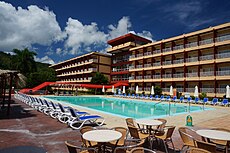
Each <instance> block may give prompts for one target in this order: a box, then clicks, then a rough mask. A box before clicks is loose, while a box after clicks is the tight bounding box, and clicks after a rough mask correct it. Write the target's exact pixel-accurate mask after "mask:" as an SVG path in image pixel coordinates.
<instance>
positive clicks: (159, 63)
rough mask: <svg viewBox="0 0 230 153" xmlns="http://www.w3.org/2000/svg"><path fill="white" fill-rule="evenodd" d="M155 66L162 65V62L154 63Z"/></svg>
mask: <svg viewBox="0 0 230 153" xmlns="http://www.w3.org/2000/svg"><path fill="white" fill-rule="evenodd" d="M153 66H161V62H157V63H153Z"/></svg>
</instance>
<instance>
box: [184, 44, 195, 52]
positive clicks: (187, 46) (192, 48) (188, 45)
mask: <svg viewBox="0 0 230 153" xmlns="http://www.w3.org/2000/svg"><path fill="white" fill-rule="evenodd" d="M195 49H198V43H197V42H190V43H188V44H185V51H190V50H195Z"/></svg>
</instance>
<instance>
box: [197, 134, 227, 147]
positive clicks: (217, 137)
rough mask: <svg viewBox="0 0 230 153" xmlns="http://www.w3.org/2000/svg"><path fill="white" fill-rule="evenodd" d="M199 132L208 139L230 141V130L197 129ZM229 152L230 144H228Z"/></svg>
mask: <svg viewBox="0 0 230 153" xmlns="http://www.w3.org/2000/svg"><path fill="white" fill-rule="evenodd" d="M196 133H197V134H199V135H200V136H202V137H205V138H208V139H215V140H224V141H230V132H227V131H220V130H197V131H196ZM226 152H228V145H227V146H226Z"/></svg>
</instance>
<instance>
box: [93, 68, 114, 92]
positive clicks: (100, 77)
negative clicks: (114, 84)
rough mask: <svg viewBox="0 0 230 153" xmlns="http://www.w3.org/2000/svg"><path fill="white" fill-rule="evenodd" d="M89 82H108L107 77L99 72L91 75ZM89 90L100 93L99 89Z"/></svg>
mask: <svg viewBox="0 0 230 153" xmlns="http://www.w3.org/2000/svg"><path fill="white" fill-rule="evenodd" d="M91 83H92V84H101V85H103V84H108V83H109V80H108V77H106V76H104V75H103V74H101V73H100V72H97V73H96V74H95V76H93V77H92V79H91ZM90 92H92V93H95V94H102V90H101V89H91V90H90Z"/></svg>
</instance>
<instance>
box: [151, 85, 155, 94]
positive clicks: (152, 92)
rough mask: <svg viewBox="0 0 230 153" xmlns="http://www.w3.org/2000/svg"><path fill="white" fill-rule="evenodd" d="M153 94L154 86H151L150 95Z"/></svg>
mask: <svg viewBox="0 0 230 153" xmlns="http://www.w3.org/2000/svg"><path fill="white" fill-rule="evenodd" d="M154 94H155V93H154V86H152V88H151V95H154Z"/></svg>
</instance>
